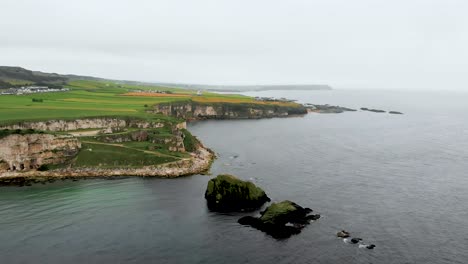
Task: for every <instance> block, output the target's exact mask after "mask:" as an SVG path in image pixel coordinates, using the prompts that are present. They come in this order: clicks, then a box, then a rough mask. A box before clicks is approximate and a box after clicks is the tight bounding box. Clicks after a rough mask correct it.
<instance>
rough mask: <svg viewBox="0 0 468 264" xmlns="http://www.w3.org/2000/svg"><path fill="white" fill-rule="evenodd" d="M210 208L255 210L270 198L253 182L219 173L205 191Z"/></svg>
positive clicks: (233, 210) (223, 210)
mask: <svg viewBox="0 0 468 264" xmlns="http://www.w3.org/2000/svg"><path fill="white" fill-rule="evenodd" d="M205 199H206V201H207V205H208V208H209V209H210V210H212V211H218V212H236V211H237V212H239V211H253V210H256V209H258V208H260V207H261V206H262V205H263V204H264V203H266V202H269V201H270V198H268V196H267V195H266V194H265V192H264V191H263V190H262V189H261V188H259V187H257V186H255V184H253V183H252V182H249V181H243V180H241V179H238V178H236V177H235V176H232V175H227V174H224V175H218V176H217V177H216V178H214V179H211V180H210V181H209V182H208V186H207V188H206V192H205Z"/></svg>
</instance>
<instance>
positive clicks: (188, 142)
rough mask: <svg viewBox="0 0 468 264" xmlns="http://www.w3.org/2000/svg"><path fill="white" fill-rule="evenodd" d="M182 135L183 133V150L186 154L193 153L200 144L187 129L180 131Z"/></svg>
mask: <svg viewBox="0 0 468 264" xmlns="http://www.w3.org/2000/svg"><path fill="white" fill-rule="evenodd" d="M182 133H184V147H185V150H186V151H188V152H194V151H195V150H197V147H198V144H200V142H198V140H197V138H196V137H194V136H193V135H192V134H191V133H190V132H189V131H188V130H187V129H182Z"/></svg>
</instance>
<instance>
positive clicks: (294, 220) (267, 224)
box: [238, 201, 320, 239]
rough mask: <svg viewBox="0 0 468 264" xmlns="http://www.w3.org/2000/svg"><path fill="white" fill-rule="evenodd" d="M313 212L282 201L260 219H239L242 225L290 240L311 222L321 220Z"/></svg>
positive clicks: (270, 208)
mask: <svg viewBox="0 0 468 264" xmlns="http://www.w3.org/2000/svg"><path fill="white" fill-rule="evenodd" d="M310 213H312V210H311V209H309V208H303V207H301V206H299V205H297V204H296V203H293V202H291V201H282V202H279V203H273V204H271V205H270V206H269V207H268V208H267V209H266V210H265V211H264V212H261V216H260V217H259V218H256V217H252V216H245V217H242V218H241V219H239V221H238V222H239V223H240V224H242V225H249V226H252V227H254V228H256V229H258V230H261V231H263V232H265V233H267V234H269V235H271V236H272V237H274V238H277V239H282V238H288V237H290V236H292V235H295V234H299V233H300V232H301V230H302V229H303V228H304V227H305V226H306V225H308V224H310V222H311V221H313V220H317V219H319V218H320V215H311V214H310Z"/></svg>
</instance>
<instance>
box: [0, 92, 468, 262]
mask: <svg viewBox="0 0 468 264" xmlns="http://www.w3.org/2000/svg"><path fill="white" fill-rule="evenodd" d="M248 94H249V95H255V96H276V97H288V98H292V99H298V100H300V101H301V102H308V103H320V104H325V103H328V104H338V105H341V106H346V107H354V108H359V107H369V108H377V109H383V110H396V111H401V112H404V113H405V114H404V115H390V114H377V113H371V112H362V111H358V112H349V113H343V114H309V115H307V116H305V117H295V118H276V119H264V120H242V121H204V122H198V123H194V124H191V125H190V127H189V129H190V131H192V132H193V133H194V134H195V135H197V136H198V137H199V138H200V139H201V140H202V141H203V142H204V143H205V145H207V146H208V147H210V148H212V149H213V150H214V151H215V152H216V153H218V155H219V158H218V159H217V160H216V162H215V163H214V165H213V168H212V173H213V175H216V174H219V173H231V174H235V175H237V176H239V177H241V178H243V179H250V180H252V181H254V182H255V183H256V184H257V185H259V186H260V187H262V188H263V189H265V190H266V192H267V194H268V195H269V196H270V197H271V198H272V200H273V201H281V200H284V199H289V200H292V201H295V202H297V203H298V204H300V205H302V206H305V207H310V208H312V209H314V211H315V212H317V213H319V214H321V215H322V218H321V219H320V220H318V221H316V222H314V223H312V224H310V225H309V226H308V227H306V228H305V229H304V230H303V231H302V233H301V234H299V235H297V236H293V237H291V238H290V239H286V240H275V239H273V238H271V237H269V236H267V235H265V234H264V233H262V232H260V231H257V230H254V229H252V228H250V227H244V226H241V225H239V224H237V220H238V218H239V217H241V216H243V215H245V214H219V213H212V212H209V211H208V210H207V208H206V204H205V200H204V197H203V195H204V191H205V188H206V184H207V182H208V180H209V179H210V178H211V177H212V176H201V175H196V176H191V177H185V178H178V179H146V178H145V179H143V178H131V177H130V178H122V179H115V180H82V181H77V182H73V181H63V182H62V181H59V182H55V183H51V184H47V185H33V186H30V187H1V188H0V263H463V264H464V263H468V93H450V92H404V91H364V90H362V91H360V90H334V91H309V92H308V91H265V92H252V93H248ZM253 214H255V213H253ZM341 229H345V230H347V231H349V232H351V233H352V235H353V236H356V237H360V238H363V239H364V241H365V242H368V243H372V244H375V245H376V246H377V247H376V248H375V249H374V250H367V249H359V248H358V247H357V246H354V245H349V244H346V243H344V242H343V241H342V240H340V239H338V238H336V236H335V234H336V232H337V231H339V230H341Z"/></svg>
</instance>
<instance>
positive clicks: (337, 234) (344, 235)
mask: <svg viewBox="0 0 468 264" xmlns="http://www.w3.org/2000/svg"><path fill="white" fill-rule="evenodd" d="M350 235H351V234H350V233H349V232H347V231H345V230H341V231H340V232H338V233H336V236H337V237H341V238H347V237H349V236H350Z"/></svg>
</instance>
